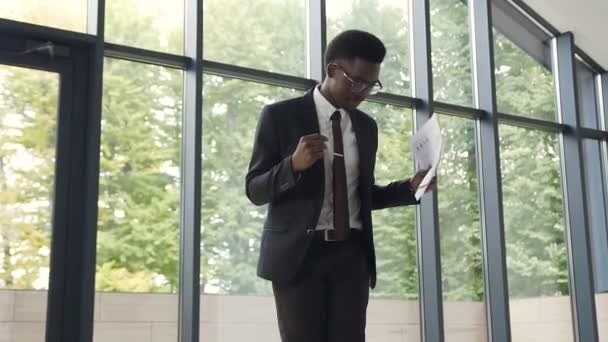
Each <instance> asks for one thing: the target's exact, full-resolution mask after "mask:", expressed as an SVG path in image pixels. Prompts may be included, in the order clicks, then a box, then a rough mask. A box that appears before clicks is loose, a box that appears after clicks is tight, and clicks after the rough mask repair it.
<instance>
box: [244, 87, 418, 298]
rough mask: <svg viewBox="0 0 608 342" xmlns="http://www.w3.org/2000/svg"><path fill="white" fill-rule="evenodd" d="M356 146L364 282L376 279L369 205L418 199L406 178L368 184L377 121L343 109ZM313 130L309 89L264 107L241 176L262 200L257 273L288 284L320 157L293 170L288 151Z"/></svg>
mask: <svg viewBox="0 0 608 342" xmlns="http://www.w3.org/2000/svg"><path fill="white" fill-rule="evenodd" d="M349 113H350V116H351V121H352V125H353V129H354V131H355V136H356V138H357V146H358V150H359V196H360V199H361V211H360V215H361V222H362V224H363V236H364V238H363V239H362V241H363V242H362V243H363V244H364V246H363V247H364V248H365V250H366V251H367V255H368V262H369V266H370V268H369V269H370V275H371V278H370V286H371V287H372V288H373V287H374V286H375V283H376V256H375V252H374V237H373V226H372V214H371V211H372V209H382V208H388V207H394V206H400V205H408V204H416V203H418V202H417V201H416V199H415V198H414V196H413V194H412V193H411V192H410V190H409V180H403V181H397V182H393V183H390V184H388V185H387V186H378V185H375V183H374V167H375V164H376V151H377V149H378V126H377V125H376V122H375V121H374V120H373V119H372V118H371V117H369V116H368V115H367V114H365V113H363V112H362V111H360V110H351V111H349ZM312 133H319V122H318V119H317V112H316V108H315V103H314V100H313V89H311V90H309V91H308V93H306V95H304V96H303V97H298V98H294V99H290V100H286V101H282V102H278V103H275V104H272V105H269V106H266V107H264V109H263V110H262V114H261V115H260V118H259V121H258V126H257V130H256V134H255V141H254V146H253V153H252V156H251V162H250V164H249V172H248V173H247V176H246V193H247V197H248V198H249V199H250V200H251V202H253V203H254V204H256V205H263V204H268V213H267V217H266V222H265V224H264V229H263V232H262V241H261V247H260V257H259V260H258V276H260V277H262V278H265V279H268V280H272V281H274V282H277V283H288V282H289V281H290V280H292V279H293V278H294V277H295V275H296V274H297V272H298V270H299V268H300V266H301V265H302V262H303V261H304V258H305V257H306V254H307V253H306V252H307V250H308V247H309V245H310V242H311V240H312V238H313V237H312V234H310V230H312V229H315V227H316V226H317V221H318V219H319V214H320V212H321V206H322V205H323V194H324V191H325V189H324V188H325V179H324V178H325V172H324V167H323V159H321V160H319V161H317V162H316V163H315V164H313V165H312V166H311V167H310V168H309V169H307V170H305V171H303V172H301V173H300V174H299V175H296V174H294V172H293V170H292V167H291V154H292V153H293V152H294V151H295V149H296V147H297V146H298V142H299V140H300V137H302V136H304V135H308V134H312Z"/></svg>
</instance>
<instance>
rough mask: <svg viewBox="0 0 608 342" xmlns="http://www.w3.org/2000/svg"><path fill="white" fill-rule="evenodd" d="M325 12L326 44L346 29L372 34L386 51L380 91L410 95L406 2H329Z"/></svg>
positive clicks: (381, 0) (380, 0)
mask: <svg viewBox="0 0 608 342" xmlns="http://www.w3.org/2000/svg"><path fill="white" fill-rule="evenodd" d="M326 12H327V42H330V41H331V40H332V39H333V38H334V37H335V36H336V35H337V34H338V33H340V32H342V31H345V30H350V29H358V30H363V31H368V32H371V33H373V34H374V35H376V36H377V37H378V38H380V40H382V41H383V42H384V45H385V46H386V50H387V51H386V57H385V58H384V62H383V63H382V70H381V72H380V80H381V81H382V84H383V85H384V89H383V90H382V91H383V92H386V93H395V94H400V95H410V94H411V92H412V91H411V85H410V55H409V30H408V25H409V24H408V22H409V19H408V1H390V0H363V1H353V0H340V1H338V0H329V1H327V2H326Z"/></svg>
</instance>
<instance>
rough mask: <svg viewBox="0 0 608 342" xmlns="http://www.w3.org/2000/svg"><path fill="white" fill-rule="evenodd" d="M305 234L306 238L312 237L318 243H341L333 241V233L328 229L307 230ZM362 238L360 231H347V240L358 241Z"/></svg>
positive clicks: (352, 229)
mask: <svg viewBox="0 0 608 342" xmlns="http://www.w3.org/2000/svg"><path fill="white" fill-rule="evenodd" d="M306 234H308V236H312V237H313V239H315V240H319V241H326V242H330V241H335V242H340V241H341V240H336V239H335V237H334V234H335V231H334V230H333V229H329V230H314V229H309V230H307V231H306ZM362 236H363V232H362V231H361V229H354V228H351V229H350V231H349V234H348V240H354V239H360V238H361V237H362Z"/></svg>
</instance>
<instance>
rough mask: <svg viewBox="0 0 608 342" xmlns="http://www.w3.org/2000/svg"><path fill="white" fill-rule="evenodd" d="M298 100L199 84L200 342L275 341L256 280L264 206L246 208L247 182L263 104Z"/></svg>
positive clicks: (238, 86)
mask: <svg viewBox="0 0 608 342" xmlns="http://www.w3.org/2000/svg"><path fill="white" fill-rule="evenodd" d="M300 95H302V92H300V91H296V90H292V89H286V88H279V87H273V86H268V85H263V84H258V83H252V82H246V81H241V80H235V79H228V78H222V77H218V76H211V75H204V77H203V129H204V131H203V144H202V148H203V155H202V158H203V170H202V176H203V179H202V217H201V221H202V227H201V229H202V246H201V272H202V274H201V282H202V284H201V290H202V292H203V295H202V300H201V320H202V321H201V324H202V329H201V340H202V341H209V342H222V341H241V340H246V339H248V338H250V337H251V336H255V340H256V341H277V342H278V341H279V329H278V325H277V322H276V312H275V304H274V298H273V297H272V289H271V286H270V282H269V281H266V280H264V279H261V278H258V277H257V275H256V267H257V260H258V255H259V249H260V236H261V233H262V227H263V225H264V219H265V217H266V207H265V206H264V207H257V206H255V205H253V204H252V203H251V202H249V200H248V199H247V197H246V196H245V193H244V177H245V173H246V170H247V169H248V166H249V159H250V158H251V149H252V148H253V141H254V134H255V128H256V126H257V120H258V117H259V115H260V111H261V110H262V108H263V107H264V105H266V104H270V103H273V102H276V101H278V100H283V99H287V98H291V97H296V96H300Z"/></svg>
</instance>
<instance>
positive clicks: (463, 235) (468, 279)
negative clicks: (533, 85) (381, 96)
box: [438, 115, 487, 342]
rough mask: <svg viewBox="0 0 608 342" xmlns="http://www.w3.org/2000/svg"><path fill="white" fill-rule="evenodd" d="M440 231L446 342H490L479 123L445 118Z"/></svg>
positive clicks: (440, 193) (442, 131)
mask: <svg viewBox="0 0 608 342" xmlns="http://www.w3.org/2000/svg"><path fill="white" fill-rule="evenodd" d="M439 121H440V125H441V134H442V137H443V146H444V150H443V157H442V158H443V160H442V162H441V166H440V167H439V175H438V178H439V184H438V188H439V192H438V197H439V226H440V228H441V231H440V234H441V269H442V282H443V298H444V303H443V307H444V313H445V315H444V320H445V338H446V341H470V342H485V341H487V332H486V318H485V304H484V283H483V279H484V278H483V261H482V259H483V257H482V247H481V223H480V216H479V196H478V186H477V163H476V161H475V156H476V147H475V122H474V121H471V120H466V119H461V118H457V117H453V116H444V115H442V116H440V117H439Z"/></svg>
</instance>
